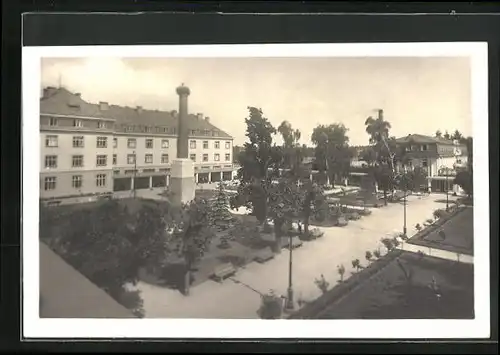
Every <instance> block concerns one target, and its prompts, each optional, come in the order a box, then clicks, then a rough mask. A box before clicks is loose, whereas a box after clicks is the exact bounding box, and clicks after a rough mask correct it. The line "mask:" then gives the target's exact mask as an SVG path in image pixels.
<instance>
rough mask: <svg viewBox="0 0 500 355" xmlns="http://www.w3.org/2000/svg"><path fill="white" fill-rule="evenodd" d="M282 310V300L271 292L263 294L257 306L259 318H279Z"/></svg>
mask: <svg viewBox="0 0 500 355" xmlns="http://www.w3.org/2000/svg"><path fill="white" fill-rule="evenodd" d="M282 311H283V300H282V299H281V297H279V296H277V295H275V294H274V293H273V292H271V293H269V294H267V295H263V296H262V298H261V304H260V308H259V311H258V313H259V317H260V318H261V319H279V318H281V313H282Z"/></svg>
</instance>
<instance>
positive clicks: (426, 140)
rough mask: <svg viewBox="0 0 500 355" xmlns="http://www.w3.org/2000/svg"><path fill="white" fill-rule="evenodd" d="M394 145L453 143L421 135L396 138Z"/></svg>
mask: <svg viewBox="0 0 500 355" xmlns="http://www.w3.org/2000/svg"><path fill="white" fill-rule="evenodd" d="M396 143H416V144H435V143H439V144H453V141H452V140H449V139H444V138H439V137H431V136H424V135H423V134H409V135H407V136H405V137H401V138H397V139H396Z"/></svg>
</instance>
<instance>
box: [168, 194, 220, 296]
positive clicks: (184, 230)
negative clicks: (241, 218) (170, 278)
mask: <svg viewBox="0 0 500 355" xmlns="http://www.w3.org/2000/svg"><path fill="white" fill-rule="evenodd" d="M177 213H178V215H177V216H178V218H177V219H176V221H177V222H176V225H175V230H174V232H173V233H172V234H170V235H169V237H170V238H169V242H170V243H171V244H173V245H175V251H176V253H177V255H179V256H180V257H182V258H183V259H184V266H185V274H184V294H185V295H189V289H190V284H191V271H192V269H193V266H194V264H195V263H196V262H197V261H199V260H200V259H201V258H202V257H203V255H204V254H205V251H206V250H207V248H208V246H209V245H210V243H211V241H212V239H213V237H214V231H213V228H212V221H211V212H210V205H209V203H208V202H207V201H206V200H205V199H198V198H195V199H194V200H193V201H191V202H189V203H187V204H184V205H183V206H181V207H180V209H179V210H178V211H177Z"/></svg>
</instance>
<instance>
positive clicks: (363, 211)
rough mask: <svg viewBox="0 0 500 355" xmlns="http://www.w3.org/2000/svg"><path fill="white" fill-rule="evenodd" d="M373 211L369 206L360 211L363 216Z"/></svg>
mask: <svg viewBox="0 0 500 355" xmlns="http://www.w3.org/2000/svg"><path fill="white" fill-rule="evenodd" d="M371 213H372V211H371V210H369V209H368V208H365V209H362V210H361V211H359V214H360V215H362V216H368V215H370V214H371Z"/></svg>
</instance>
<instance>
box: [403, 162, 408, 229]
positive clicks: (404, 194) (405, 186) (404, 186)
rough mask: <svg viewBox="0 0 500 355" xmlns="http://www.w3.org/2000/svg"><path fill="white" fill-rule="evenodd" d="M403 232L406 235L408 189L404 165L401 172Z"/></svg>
mask: <svg viewBox="0 0 500 355" xmlns="http://www.w3.org/2000/svg"><path fill="white" fill-rule="evenodd" d="M403 174H404V175H403V188H404V190H403V234H404V235H405V236H406V191H408V176H407V172H406V166H405V168H404V172H403Z"/></svg>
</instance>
